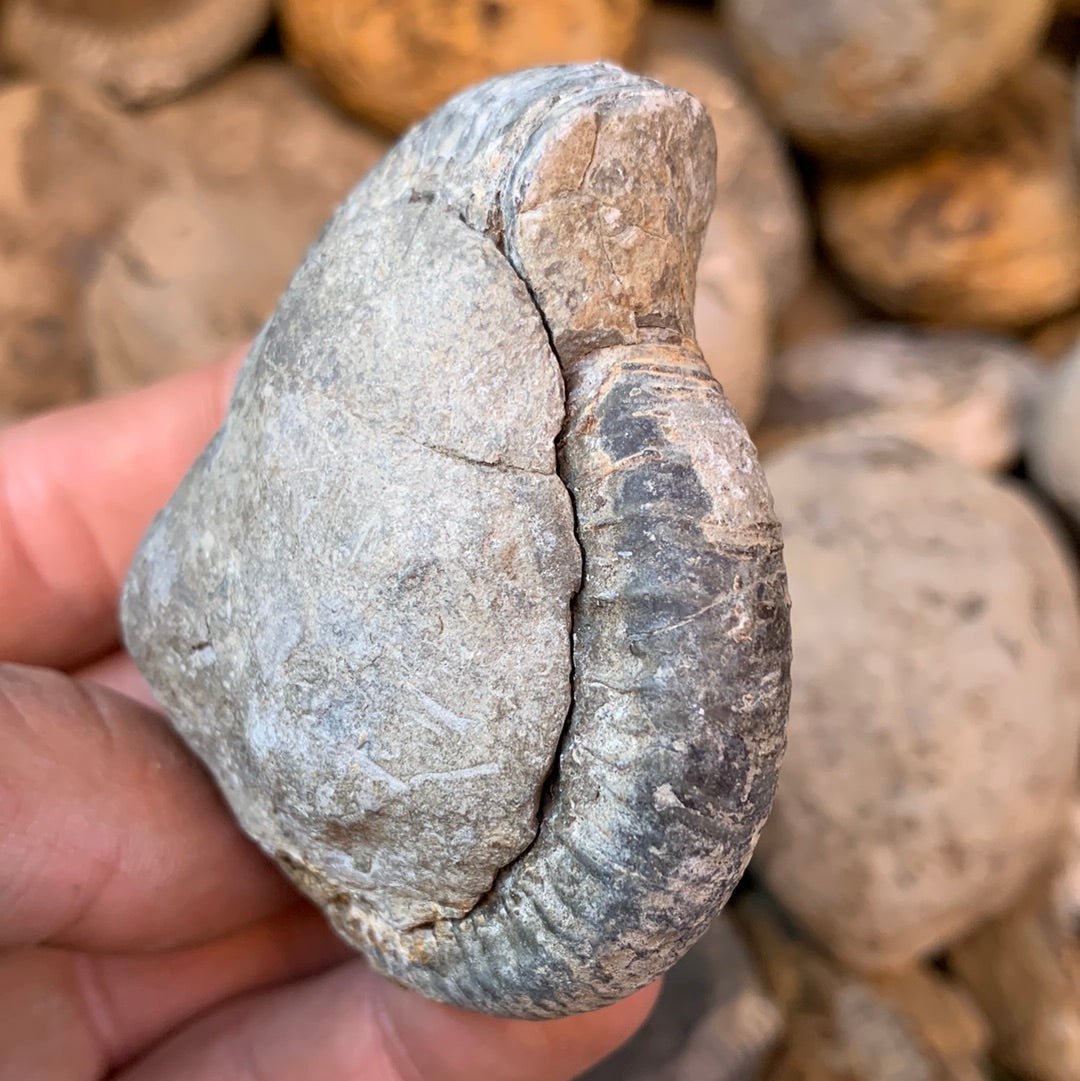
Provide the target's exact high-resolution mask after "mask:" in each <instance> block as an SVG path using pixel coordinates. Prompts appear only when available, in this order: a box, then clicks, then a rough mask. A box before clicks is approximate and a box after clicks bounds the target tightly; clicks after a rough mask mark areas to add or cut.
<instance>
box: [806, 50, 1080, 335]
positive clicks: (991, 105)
mask: <svg viewBox="0 0 1080 1081" xmlns="http://www.w3.org/2000/svg"><path fill="white" fill-rule="evenodd" d="M1072 108H1073V95H1072V83H1071V80H1070V78H1069V75H1068V74H1067V72H1066V71H1065V70H1064V69H1063V68H1061V67H1060V66H1059V65H1058V64H1056V63H1054V62H1053V61H1050V60H1045V59H1044V60H1040V61H1038V62H1036V63H1034V64H1032V65H1031V66H1030V67H1028V68H1027V69H1025V70H1024V71H1023V72H1021V73H1020V74H1018V75H1017V76H1015V77H1014V78H1013V79H1011V80H1010V81H1009V82H1008V83H1007V84H1006V85H1004V86H1003V87H1001V88H1000V89H999V90H998V91H997V92H996V93H995V94H994V96H993V97H992V98H990V99H988V100H987V101H986V102H985V103H983V104H981V105H980V106H978V107H977V108H976V109H974V110H973V111H972V112H971V113H970V114H969V115H967V116H966V117H965V118H964V120H963V121H962V122H957V123H956V124H955V125H953V126H951V127H950V128H949V130H948V131H947V132H943V133H942V135H941V139H940V141H939V142H938V143H937V144H936V145H935V147H934V148H933V149H932V150H928V151H927V152H925V153H923V154H921V155H920V156H918V157H914V158H911V159H909V160H907V161H905V162H904V163H903V164H900V165H897V166H895V167H893V168H886V169H883V170H880V171H875V172H868V173H843V172H836V173H834V174H832V175H831V176H828V177H826V179H825V180H824V182H823V184H822V186H821V190H820V193H819V204H820V212H821V229H822V234H823V236H824V240H825V244H826V246H827V248H828V249H829V251H830V253H831V255H832V256H833V258H834V259H835V261H836V263H837V265H838V266H839V267H840V268H841V269H842V270H843V271H844V272H845V273H846V274H847V275H849V276H850V279H851V281H852V283H853V284H854V286H855V287H856V288H857V289H858V290H859V291H860V292H861V293H862V294H864V295H865V296H866V297H867V299H869V300H871V301H872V302H874V303H875V304H877V305H879V306H880V307H881V308H883V309H884V310H885V311H887V312H889V313H890V314H892V315H896V316H901V317H905V318H913V319H920V320H925V321H928V322H934V323H940V324H943V325H952V326H974V327H1000V328H1013V327H1023V326H1027V325H1030V324H1032V323H1036V322H1038V321H1040V320H1042V319H1045V318H1047V317H1048V316H1051V315H1053V314H1055V313H1057V312H1061V311H1064V310H1066V309H1068V308H1069V307H1071V306H1072V305H1074V304H1075V303H1076V301H1077V299H1078V298H1080V171H1078V170H1077V167H1076V160H1075V157H1074V153H1075V152H1074V148H1073V132H1072Z"/></svg>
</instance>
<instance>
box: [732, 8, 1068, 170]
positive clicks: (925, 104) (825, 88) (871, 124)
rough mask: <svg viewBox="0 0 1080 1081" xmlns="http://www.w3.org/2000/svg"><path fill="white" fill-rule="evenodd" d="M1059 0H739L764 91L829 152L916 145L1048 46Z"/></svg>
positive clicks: (779, 111)
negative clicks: (1043, 41)
mask: <svg viewBox="0 0 1080 1081" xmlns="http://www.w3.org/2000/svg"><path fill="white" fill-rule="evenodd" d="M1053 4H1054V0H1009V3H1002V2H1001V0H918V2H916V3H912V2H911V0H886V2H880V0H879V2H877V3H873V4H867V3H865V2H863V0H728V3H727V4H726V5H725V9H724V10H725V14H726V16H727V21H728V25H729V26H730V28H731V31H732V35H733V39H734V41H735V44H736V46H737V47H738V48H739V51H740V53H741V55H742V57H743V59H744V61H745V63H746V65H747V67H748V68H749V70H750V73H751V75H752V76H753V78H754V80H755V83H756V85H757V87H758V90H759V91H760V93H761V95H762V97H763V99H764V100H765V101H766V102H768V103H769V105H770V106H771V107H772V109H773V110H774V111H775V113H776V115H777V116H778V117H779V118H780V119H781V121H782V122H783V123H784V124H785V125H786V126H787V127H788V129H789V130H790V131H791V133H792V135H793V136H794V137H795V138H796V139H798V140H799V141H800V142H802V143H803V144H805V145H806V146H807V147H808V148H810V149H812V150H813V151H814V152H815V153H819V154H821V155H823V156H825V157H834V156H836V157H841V158H845V159H855V160H860V161H862V160H874V159H880V158H884V157H889V156H896V155H897V154H899V153H901V152H903V151H905V150H907V149H908V148H909V147H910V146H911V145H912V144H913V143H915V142H917V141H918V140H919V139H921V138H924V137H925V136H926V135H927V133H928V132H929V131H931V130H932V129H933V128H934V127H935V126H936V125H937V124H939V123H940V122H941V121H942V120H943V119H945V118H946V117H949V116H952V115H954V114H956V113H957V112H959V111H960V110H963V109H964V108H966V107H967V106H969V105H972V104H974V103H975V102H978V101H979V100H981V99H982V98H983V97H984V96H985V94H986V93H987V92H988V91H989V90H991V89H992V88H993V87H994V86H995V85H996V84H997V83H999V82H1000V81H1001V79H1002V78H1004V77H1005V76H1006V75H1007V74H1008V73H1009V72H1010V71H1012V70H1014V69H1016V68H1017V67H1019V66H1020V65H1021V64H1022V63H1024V62H1025V61H1026V60H1027V59H1028V58H1029V57H1031V56H1032V55H1033V54H1034V52H1035V50H1036V49H1037V48H1038V45H1039V40H1040V38H1041V35H1042V32H1043V30H1044V28H1045V26H1046V24H1047V22H1048V21H1049V18H1050V15H1051V13H1052V9H1053Z"/></svg>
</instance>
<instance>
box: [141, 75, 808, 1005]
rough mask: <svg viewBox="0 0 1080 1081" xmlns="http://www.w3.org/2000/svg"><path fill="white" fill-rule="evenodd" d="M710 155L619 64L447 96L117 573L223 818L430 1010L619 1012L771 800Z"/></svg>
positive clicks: (252, 367) (784, 653)
mask: <svg viewBox="0 0 1080 1081" xmlns="http://www.w3.org/2000/svg"><path fill="white" fill-rule="evenodd" d="M713 146H714V141H713V134H712V130H711V126H710V124H709V121H708V119H707V117H706V114H705V112H704V110H703V109H702V108H701V107H700V106H699V105H698V104H697V102H695V101H694V100H693V99H692V98H690V97H689V96H688V95H686V94H682V93H679V92H677V91H673V90H670V89H668V88H666V87H663V86H661V85H660V84H658V83H654V82H652V81H650V80H646V79H641V78H637V77H633V76H629V75H627V74H625V73H624V72H622V71H620V70H619V69H617V68H614V67H610V66H606V65H593V66H574V67H564V68H545V69H536V70H532V71H527V72H520V73H518V74H516V75H513V76H509V77H505V78H499V79H495V80H493V81H491V82H489V83H486V84H484V85H482V86H480V87H477V88H475V89H473V90H470V91H468V92H466V93H464V94H462V95H461V96H459V97H458V98H456V99H454V100H453V101H451V102H450V103H449V104H447V105H446V106H444V107H443V108H442V109H440V110H439V111H438V112H437V113H435V114H434V115H433V116H432V117H430V118H429V119H428V120H427V121H425V122H424V123H423V124H421V125H420V126H418V127H417V128H415V129H414V130H413V131H412V132H411V133H410V134H409V135H407V136H406V137H405V138H404V139H403V141H402V142H401V143H399V144H398V146H397V147H396V148H395V149H394V150H392V151H391V152H390V154H389V155H388V156H387V158H386V159H385V160H384V161H383V162H382V163H381V164H380V165H379V166H378V167H377V168H376V169H375V171H374V172H373V173H372V174H371V175H370V176H369V177H368V178H367V179H366V180H365V181H364V182H363V183H362V184H361V185H360V186H359V187H358V188H357V189H356V191H355V192H354V193H353V194H352V195H351V196H350V198H349V199H348V200H347V201H346V202H345V204H344V205H343V206H342V207H341V209H340V210H339V211H338V212H337V213H336V215H335V216H334V217H333V219H332V220H331V221H330V223H329V225H328V226H327V228H326V230H325V231H324V233H323V235H322V237H321V238H320V239H319V241H318V242H317V243H316V245H315V246H314V248H313V249H312V251H311V252H310V254H309V255H308V257H307V259H306V260H305V262H304V264H303V265H302V266H301V268H300V269H299V271H298V272H297V274H296V276H295V278H294V279H293V282H292V284H291V285H290V287H289V289H288V290H287V292H286V293H285V295H284V297H283V298H282V300H281V302H280V304H279V306H278V308H277V311H276V312H275V314H274V316H273V317H272V318H271V320H270V322H269V323H268V324H267V326H266V327H265V328H264V330H263V332H262V334H261V335H260V337H259V339H258V341H257V342H256V344H255V345H254V347H253V348H252V350H251V353H250V354H249V356H248V358H247V360H246V362H245V364H244V367H243V369H242V371H241V373H240V376H239V379H238V382H237V386H236V390H235V392H234V395H233V400H232V403H231V406H230V409H229V414H228V417H227V419H226V422H225V425H224V427H223V428H222V430H221V431H220V433H219V434H218V435H217V436H216V437H215V439H214V440H213V442H212V443H211V444H210V446H209V447H208V448H207V449H206V451H205V452H204V454H203V455H202V457H201V458H200V459H199V461H198V462H197V463H196V465H195V466H194V467H193V469H192V471H191V472H190V473H189V475H188V476H187V478H186V479H185V480H184V482H183V484H182V485H181V487H180V489H179V490H178V491H177V493H176V495H175V496H174V497H173V499H172V501H171V502H170V503H169V505H168V506H167V507H166V508H165V510H164V511H163V512H162V514H161V515H160V516H159V517H158V518H157V520H156V521H155V522H154V524H153V526H152V527H151V529H150V531H149V533H148V534H147V537H146V538H145V540H144V542H143V545H142V547H141V549H140V551H139V553H138V555H137V556H136V559H135V563H134V566H133V568H132V570H131V574H130V576H129V579H128V583H127V587H126V590H125V595H124V602H123V622H124V629H125V636H126V639H127V642H128V645H129V648H130V650H131V652H132V655H133V656H134V657H135V659H136V661H137V662H138V664H139V666H140V667H141V668H142V670H143V671H144V672H145V673H146V674H147V676H148V678H149V680H150V682H151V684H152V685H153V686H154V688H155V690H156V691H157V693H158V694H159V696H160V697H161V700H162V701H163V703H164V704H165V705H166V707H167V708H168V710H169V712H170V714H171V715H172V717H173V719H174V722H175V724H176V726H177V728H178V729H179V731H180V732H181V733H182V735H183V736H184V738H185V739H186V741H187V742H188V743H189V745H190V746H191V747H192V748H193V749H194V750H195V751H196V753H198V754H199V755H200V756H201V757H202V758H203V760H204V761H205V762H206V764H207V766H208V767H209V769H210V770H211V772H212V773H213V775H214V777H215V778H216V779H217V781H218V783H219V785H220V786H221V788H222V790H223V791H224V793H225V795H226V797H227V799H228V800H229V802H230V804H231V805H232V807H233V809H234V811H235V813H236V815H237V816H238V818H239V820H240V822H241V824H242V825H243V827H244V828H245V829H246V830H247V831H248V832H249V833H250V834H251V835H252V836H253V837H254V838H255V839H256V840H257V841H258V842H259V843H260V844H261V845H262V846H263V847H264V848H265V849H266V850H267V851H268V852H269V853H270V854H272V855H273V856H274V857H275V858H276V859H277V860H278V862H279V863H280V864H281V865H282V866H283V867H284V868H285V870H286V871H287V872H288V874H289V875H290V876H291V877H292V878H293V880H294V881H295V882H296V883H297V884H298V885H299V886H300V887H301V888H302V889H303V890H304V891H305V892H306V893H307V894H309V895H310V896H311V897H313V898H314V899H315V900H316V901H317V902H318V903H319V904H320V905H321V906H322V908H323V909H324V910H325V911H326V912H327V914H328V916H329V918H330V919H331V920H332V921H333V923H334V925H335V926H336V927H337V928H338V929H339V930H340V931H341V933H342V934H343V935H344V936H345V937H346V938H347V939H349V940H350V941H351V942H353V943H354V944H356V945H357V946H358V947H360V948H361V949H363V950H364V952H365V953H366V954H367V955H368V956H369V957H370V959H371V961H372V963H373V964H374V965H375V967H376V968H378V969H379V970H380V971H382V972H384V973H386V974H387V975H388V976H390V977H392V978H393V979H396V980H399V981H401V982H403V983H405V984H408V985H409V986H411V987H413V988H416V989H417V990H419V991H421V992H423V993H424V994H427V995H431V996H433V997H436V998H441V999H444V1000H447V1001H451V1002H455V1003H458V1004H460V1005H464V1006H468V1007H471V1008H474V1009H478V1010H483V1011H486V1012H489V1013H494V1014H502V1015H510V1016H521V1017H551V1016H557V1015H560V1014H566V1013H572V1012H576V1011H580V1010H586V1009H590V1008H593V1007H597V1006H600V1005H603V1004H606V1003H609V1002H612V1001H615V1000H616V999H618V998H621V997H622V996H624V995H627V994H629V993H630V992H632V991H634V990H635V989H637V988H639V987H641V986H643V985H644V984H645V983H647V982H648V981H650V980H651V979H653V978H655V977H656V976H658V975H659V974H660V973H662V972H663V971H664V970H665V969H666V968H668V967H669V966H670V965H671V964H672V963H674V961H675V960H676V959H677V958H678V957H679V956H680V955H681V954H682V953H684V952H685V951H686V950H687V949H689V947H690V945H691V944H692V943H693V942H694V940H695V939H696V938H697V937H698V936H699V935H700V934H701V933H702V932H703V931H704V930H705V928H706V926H707V925H708V923H709V920H710V918H711V917H712V916H713V915H714V914H715V912H716V911H717V909H718V908H719V906H720V905H722V904H723V902H724V901H725V900H726V898H727V896H728V895H729V893H730V892H731V889H732V888H733V887H734V885H735V883H736V881H737V880H738V878H739V876H740V875H741V873H742V871H743V869H744V867H745V865H746V862H747V860H748V859H749V856H750V851H751V849H752V847H753V844H754V841H755V839H756V837H757V834H758V831H759V829H760V827H761V825H762V822H763V821H764V818H765V815H766V814H767V812H768V809H769V805H770V802H771V799H772V794H773V789H774V786H775V783H776V774H777V769H778V766H779V760H780V756H781V753H782V748H783V742H784V722H785V717H786V710H787V699H788V662H789V651H790V646H789V624H788V601H787V591H786V583H785V577H784V570H783V564H782V559H781V542H780V532H779V527H778V526H777V524H776V521H775V519H774V517H773V512H772V502H771V498H770V496H769V492H768V490H767V488H766V485H765V481H764V478H763V475H762V473H761V471H760V469H759V467H758V464H757V460H756V457H755V454H754V450H753V447H752V445H751V443H750V441H749V439H748V437H747V435H746V432H745V430H744V429H743V427H742V425H741V424H740V422H739V421H738V419H737V418H736V416H735V414H734V413H733V412H732V410H731V408H730V407H729V405H728V404H727V402H726V400H725V398H724V396H723V393H722V391H721V390H720V388H719V386H718V385H717V384H716V382H715V381H714V380H713V379H712V378H711V376H710V375H709V373H708V370H707V369H706V367H705V366H704V364H703V362H702V360H701V356H700V353H699V352H698V350H697V348H696V346H695V345H694V342H693V340H692V334H693V324H692V314H691V313H692V308H693V300H694V270H695V263H696V260H697V255H698V249H699V246H700V240H701V234H702V230H703V227H704V224H705V220H706V218H707V216H708V212H709V209H710V207H711V206H712V185H713V176H714V165H713V160H712V148H713ZM560 369H561V371H560Z"/></svg>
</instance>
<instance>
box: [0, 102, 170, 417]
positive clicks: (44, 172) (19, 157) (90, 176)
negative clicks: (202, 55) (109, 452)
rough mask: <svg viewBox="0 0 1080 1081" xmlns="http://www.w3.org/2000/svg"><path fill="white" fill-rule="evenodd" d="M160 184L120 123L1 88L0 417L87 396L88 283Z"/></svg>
mask: <svg viewBox="0 0 1080 1081" xmlns="http://www.w3.org/2000/svg"><path fill="white" fill-rule="evenodd" d="M161 175H162V172H161V169H160V168H159V163H158V162H157V161H155V160H154V156H153V154H152V153H151V152H150V151H149V149H148V148H146V147H143V146H142V145H141V144H140V143H139V141H138V139H137V136H136V132H135V129H134V128H133V127H132V126H131V125H130V124H129V123H128V122H127V120H126V118H124V117H122V116H119V115H117V114H115V113H113V112H111V111H109V110H107V109H105V108H100V107H98V106H96V105H94V104H93V103H92V102H90V101H87V100H85V99H82V98H77V97H74V96H72V95H70V94H69V93H67V92H65V91H63V90H60V89H57V88H51V87H46V86H44V85H41V84H35V83H26V82H24V83H12V84H9V85H7V86H4V87H3V88H0V412H3V413H7V414H8V415H11V416H15V415H20V414H24V413H29V412H34V411H36V410H40V409H46V408H48V407H50V406H54V405H60V404H62V403H65V402H70V401H74V400H76V399H78V398H81V397H83V396H84V395H85V394H87V393H88V391H89V389H90V386H91V378H90V367H89V357H88V349H87V343H86V336H85V329H84V323H83V302H84V295H85V290H86V287H87V283H88V281H89V279H90V277H91V275H92V274H93V272H94V268H95V266H96V265H97V263H98V260H99V259H100V257H101V252H102V250H103V248H104V247H105V245H106V244H107V243H108V240H109V238H110V237H111V235H112V234H113V233H114V232H115V230H116V229H117V228H118V227H119V225H120V223H121V222H122V220H123V218H124V216H125V214H126V213H127V211H128V210H129V208H130V207H131V206H132V205H134V204H135V203H136V202H137V201H138V200H139V199H141V198H142V197H143V196H144V194H145V193H146V192H147V191H149V190H152V189H153V187H154V186H155V185H156V184H157V183H158V182H159V180H160V177H161Z"/></svg>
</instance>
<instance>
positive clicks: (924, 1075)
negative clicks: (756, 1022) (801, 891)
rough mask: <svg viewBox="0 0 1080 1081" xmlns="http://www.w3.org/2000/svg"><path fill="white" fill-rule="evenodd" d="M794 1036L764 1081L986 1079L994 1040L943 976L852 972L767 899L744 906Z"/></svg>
mask: <svg viewBox="0 0 1080 1081" xmlns="http://www.w3.org/2000/svg"><path fill="white" fill-rule="evenodd" d="M734 916H735V923H736V925H737V926H739V927H740V928H742V929H743V930H744V932H745V933H746V934H747V936H748V941H749V943H750V945H751V948H752V950H753V952H754V955H755V960H756V961H757V962H758V965H759V967H760V971H761V972H762V974H763V976H764V979H765V983H766V986H767V987H768V989H769V990H770V991H771V992H772V994H773V995H774V996H775V997H776V998H777V1000H778V1001H779V1002H780V1003H781V1004H782V1006H783V1008H784V1012H785V1029H786V1037H785V1039H784V1042H783V1045H782V1047H781V1050H780V1052H779V1054H778V1055H777V1056H776V1058H775V1059H774V1061H773V1062H772V1064H771V1065H770V1067H769V1069H767V1070H766V1071H765V1072H764V1073H763V1074H762V1075H760V1076H761V1078H762V1081H897V1079H900V1081H907V1079H911V1081H982V1079H983V1078H984V1076H985V1075H984V1073H983V1070H982V1060H983V1058H984V1056H985V1052H986V1048H987V1045H988V1043H989V1032H988V1029H987V1026H986V1023H985V1021H984V1020H983V1018H982V1017H981V1015H980V1014H979V1012H978V1010H977V1009H976V1008H975V1007H974V1006H973V1005H972V1003H971V1001H970V999H969V998H968V997H967V996H966V995H965V994H964V993H963V991H961V990H960V989H958V988H957V987H956V986H954V985H953V984H952V982H951V981H950V980H949V979H948V978H947V977H945V976H943V975H942V974H940V973H937V972H935V971H933V970H931V969H928V968H917V967H909V968H905V969H904V970H903V971H901V972H897V973H895V974H893V975H890V976H879V977H874V978H869V977H866V978H864V977H859V976H857V975H855V974H854V973H851V972H847V971H845V970H844V969H842V968H840V967H839V966H837V965H836V964H835V963H834V962H832V961H830V960H829V959H828V958H826V957H825V956H824V955H823V954H821V953H820V952H818V951H817V950H816V949H814V948H813V947H812V946H811V945H810V944H809V943H807V942H806V941H804V940H802V939H801V938H799V937H798V935H797V934H796V933H795V931H794V930H793V929H792V928H791V927H790V925H787V924H786V923H785V921H784V918H783V915H782V914H781V913H780V912H779V911H778V910H777V909H776V907H775V906H774V905H772V904H771V903H770V902H769V900H768V899H767V898H765V897H763V896H761V895H760V894H751V895H749V896H746V895H744V897H743V898H742V899H740V900H739V901H738V902H736V905H735V912H734Z"/></svg>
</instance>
